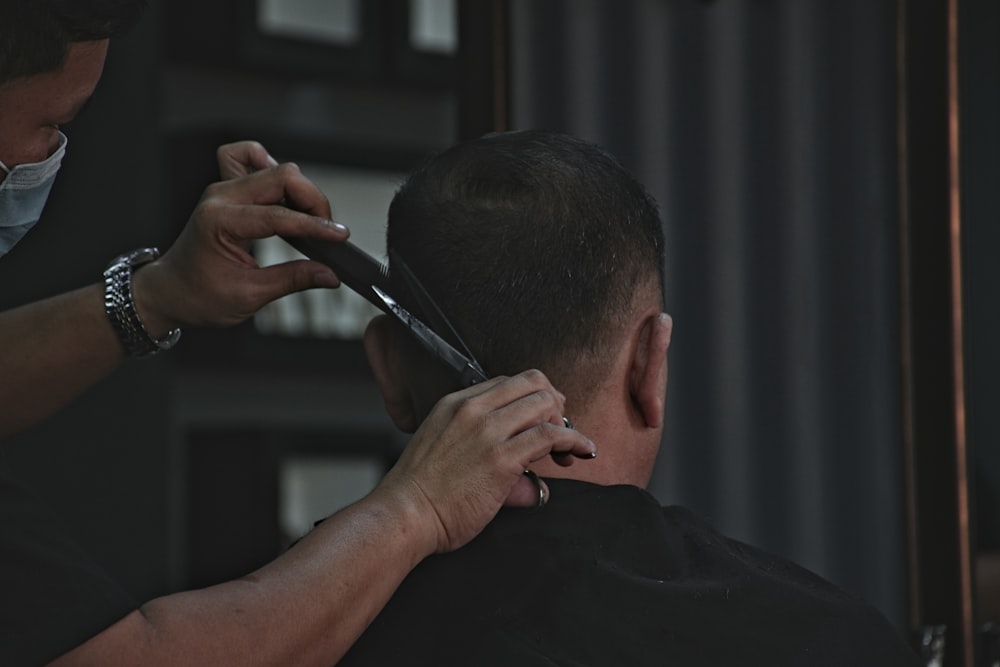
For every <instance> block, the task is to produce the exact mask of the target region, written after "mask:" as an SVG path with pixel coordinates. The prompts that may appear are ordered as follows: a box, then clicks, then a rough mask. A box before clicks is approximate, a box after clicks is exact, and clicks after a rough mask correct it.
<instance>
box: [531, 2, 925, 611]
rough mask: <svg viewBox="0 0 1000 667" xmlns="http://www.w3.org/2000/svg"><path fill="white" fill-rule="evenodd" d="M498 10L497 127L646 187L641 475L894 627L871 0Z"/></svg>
mask: <svg viewBox="0 0 1000 667" xmlns="http://www.w3.org/2000/svg"><path fill="white" fill-rule="evenodd" d="M512 7H513V10H512V40H513V54H512V55H513V62H512V87H513V90H512V99H513V114H512V115H513V124H514V126H515V127H522V128H523V127H546V128H550V129H559V130H564V131H568V132H572V133H574V134H578V135H580V136H583V137H585V138H588V139H591V140H593V141H596V142H598V143H600V144H602V145H604V146H605V147H607V148H608V149H609V150H611V151H612V152H613V153H615V154H616V155H618V156H619V157H620V158H621V159H622V160H623V161H624V162H625V164H626V165H627V166H628V167H630V168H631V169H632V170H633V171H634V172H635V173H636V174H637V175H638V176H639V178H640V179H641V180H642V181H643V182H644V183H646V185H647V186H648V187H649V189H650V191H651V192H652V193H653V195H654V196H655V197H656V198H657V200H658V201H659V203H660V205H661V209H662V212H663V217H664V220H665V224H666V231H667V241H668V261H667V267H666V269H667V277H668V299H667V300H668V309H669V311H670V313H671V314H672V315H673V317H674V326H675V333H674V338H673V343H672V347H671V352H670V386H669V389H668V415H667V419H668V422H667V429H666V435H665V438H664V445H663V449H662V450H661V454H660V459H659V461H658V466H657V470H656V473H655V475H654V479H653V482H652V486H651V490H652V491H653V493H654V494H655V495H656V496H657V497H658V498H659V499H660V500H661V501H663V502H665V503H680V504H684V505H687V506H689V507H692V508H693V509H695V510H697V511H699V512H701V513H702V514H704V515H706V516H707V517H708V518H710V519H711V520H712V521H713V522H714V524H715V525H716V527H717V528H719V529H720V530H722V531H723V532H725V533H727V534H730V535H732V536H734V537H738V538H740V539H743V540H746V541H748V542H751V543H753V544H756V545H758V546H762V547H764V548H767V549H770V550H772V551H774V552H777V553H780V554H783V555H785V556H788V557H791V558H792V559H794V560H796V561H798V562H800V563H802V564H803V565H805V566H807V567H809V568H811V569H813V570H815V571H817V572H819V573H820V574H822V575H824V576H826V577H827V578H829V579H831V580H833V581H834V582H836V583H838V584H840V585H841V586H843V587H845V588H847V589H849V590H851V591H854V592H856V593H858V594H860V595H862V596H864V597H866V598H867V599H868V600H869V601H871V602H873V603H874V604H876V605H877V606H879V607H880V608H881V609H882V610H883V611H884V612H885V613H886V614H887V615H888V616H889V617H890V618H891V619H892V620H893V621H895V622H896V623H897V624H898V625H900V626H901V627H902V625H903V622H904V604H905V591H904V579H905V558H904V547H903V543H904V542H903V525H904V524H903V509H902V506H903V503H902V488H901V481H900V477H901V475H900V466H901V463H900V461H901V455H900V452H901V430H900V410H899V404H900V393H899V353H898V338H899V336H898V326H899V325H898V321H899V315H898V312H899V305H898V297H897V293H898V277H897V264H898V262H897V254H898V247H897V244H898V241H897V238H898V232H897V216H896V213H897V211H896V125H895V109H896V89H895V76H896V72H895V20H896V17H895V3H892V2H889V1H880V2H871V0H716V1H711V2H709V1H700V0H573V1H572V2H571V1H569V0H514V2H513V4H512Z"/></svg>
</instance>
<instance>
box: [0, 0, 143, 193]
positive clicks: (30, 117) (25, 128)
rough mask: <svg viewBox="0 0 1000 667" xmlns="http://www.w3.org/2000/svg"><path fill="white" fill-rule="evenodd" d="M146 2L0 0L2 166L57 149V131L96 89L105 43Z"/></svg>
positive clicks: (0, 175) (38, 157)
mask: <svg viewBox="0 0 1000 667" xmlns="http://www.w3.org/2000/svg"><path fill="white" fill-rule="evenodd" d="M145 4H146V1H145V0H0V7H2V10H0V11H2V21H0V161H2V162H3V163H4V164H5V165H6V166H7V167H8V169H10V168H13V167H15V166H17V165H19V164H25V163H34V162H40V161H42V160H44V159H45V158H46V157H48V155H49V154H51V153H52V151H53V150H55V148H56V146H57V144H58V135H57V129H58V126H59V125H60V124H63V123H68V122H69V121H70V120H72V119H73V117H74V116H75V115H76V114H77V112H79V110H80V108H81V107H82V106H83V104H84V103H85V102H86V101H87V99H89V98H90V96H91V94H92V93H93V91H94V87H95V86H96V85H97V81H98V79H99V78H100V76H101V71H102V70H103V67H104V57H105V54H106V51H107V41H108V39H109V38H111V37H113V36H115V35H117V34H119V33H121V32H122V31H124V30H125V29H127V28H128V27H130V26H131V25H132V24H133V23H135V21H136V20H137V19H138V18H139V16H140V15H141V14H142V12H143V10H144V9H145ZM4 175H5V173H4V172H3V171H2V170H0V180H3V178H4Z"/></svg>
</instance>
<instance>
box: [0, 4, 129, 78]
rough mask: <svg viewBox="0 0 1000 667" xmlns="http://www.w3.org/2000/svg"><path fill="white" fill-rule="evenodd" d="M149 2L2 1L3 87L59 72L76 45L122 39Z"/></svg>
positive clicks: (0, 74) (0, 46)
mask: <svg viewBox="0 0 1000 667" xmlns="http://www.w3.org/2000/svg"><path fill="white" fill-rule="evenodd" d="M146 4H147V2H146V0H0V85H3V84H5V83H8V82H9V81H12V80H14V79H19V78H21V77H29V76H35V75H37V74H44V73H46V72H52V71H55V70H58V69H59V68H60V67H61V66H62V64H63V62H64V61H65V60H66V51H67V48H68V47H69V45H70V44H71V43H73V42H88V41H96V40H101V39H107V38H110V37H115V36H117V35H120V34H121V33H123V32H124V31H126V30H127V29H128V28H130V27H132V25H133V24H135V22H136V21H138V20H139V17H140V16H142V13H143V12H144V11H145V9H146Z"/></svg>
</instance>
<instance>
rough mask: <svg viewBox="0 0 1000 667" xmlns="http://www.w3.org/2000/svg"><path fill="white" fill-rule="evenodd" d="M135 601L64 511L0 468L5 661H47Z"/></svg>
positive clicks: (1, 658) (17, 666)
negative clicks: (91, 553) (75, 534)
mask: <svg viewBox="0 0 1000 667" xmlns="http://www.w3.org/2000/svg"><path fill="white" fill-rule="evenodd" d="M136 606H137V605H136V604H135V602H134V601H133V600H132V599H131V598H130V596H129V595H128V594H126V593H125V592H124V590H123V589H122V588H121V587H120V586H119V585H118V584H117V583H115V582H114V581H113V580H112V579H111V578H110V577H109V576H108V575H107V574H105V573H104V572H103V571H102V570H101V568H100V567H99V566H97V565H96V564H95V563H93V562H92V561H91V560H90V559H89V558H88V557H87V556H86V555H85V554H84V553H83V551H82V550H81V549H80V548H79V547H78V546H77V545H76V544H75V543H74V542H73V541H72V540H70V539H69V538H68V537H67V536H66V533H65V530H64V529H63V526H62V522H61V521H60V520H59V519H58V517H56V516H55V515H54V514H52V513H50V512H48V511H47V509H46V508H44V507H43V506H42V505H41V504H40V503H39V502H38V500H37V499H36V498H34V497H33V496H32V495H31V494H29V493H28V492H27V491H26V490H24V489H23V488H21V487H20V486H18V485H17V484H15V483H13V482H12V481H10V480H9V479H6V478H4V477H3V476H2V475H0V665H4V666H5V667H6V666H10V667H32V666H34V665H44V664H46V663H48V662H50V661H51V660H54V659H55V658H57V657H59V656H60V655H62V654H63V653H66V652H67V651H69V650H70V649H72V648H74V647H76V646H78V645H80V644H82V643H83V642H84V641H86V640H87V639H89V638H91V637H93V636H94V635H96V634H98V633H99V632H101V631H102V630H104V629H105V628H107V627H108V626H110V625H112V624H113V623H115V622H116V621H118V620H119V619H121V618H123V617H124V616H126V615H127V614H128V613H129V612H131V611H132V610H133V609H135V608H136Z"/></svg>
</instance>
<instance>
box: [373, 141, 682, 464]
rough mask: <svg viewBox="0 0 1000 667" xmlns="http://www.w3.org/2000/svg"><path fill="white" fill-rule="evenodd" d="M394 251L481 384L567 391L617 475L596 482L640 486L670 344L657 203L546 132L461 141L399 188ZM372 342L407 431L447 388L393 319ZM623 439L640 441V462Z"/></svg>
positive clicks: (584, 147) (656, 433)
mask: <svg viewBox="0 0 1000 667" xmlns="http://www.w3.org/2000/svg"><path fill="white" fill-rule="evenodd" d="M387 246H388V248H389V249H390V251H393V252H394V253H396V254H397V255H398V256H399V257H400V258H401V259H403V261H405V262H406V264H407V266H408V267H409V268H410V269H411V270H412V271H413V273H414V274H415V275H416V276H417V277H418V278H419V280H420V281H421V283H422V284H423V286H424V287H425V288H426V289H427V291H428V292H429V293H430V295H431V296H432V297H433V298H434V300H435V301H436V302H437V303H438V305H439V306H440V307H441V310H442V311H443V312H444V313H445V315H446V316H447V317H448V318H449V319H450V320H451V322H452V324H453V325H454V326H455V328H456V329H457V330H458V332H459V334H460V335H461V336H462V338H463V339H464V340H465V341H466V342H467V343H468V344H469V346H470V348H471V349H472V351H473V353H474V354H475V355H476V357H477V358H478V360H479V361H480V362H481V363H482V364H483V366H484V368H485V369H486V371H487V373H488V374H489V375H511V374H514V373H517V372H520V371H522V370H525V369H528V368H538V369H540V370H542V371H543V372H544V373H545V374H546V375H547V376H548V377H549V378H550V380H551V381H552V383H553V384H554V385H555V386H556V387H557V388H559V389H560V391H562V392H563V393H564V394H566V396H567V413H568V415H569V416H570V418H571V419H572V420H573V421H574V422H575V423H576V424H577V426H578V428H580V429H581V430H583V431H584V432H585V433H586V434H587V435H588V436H589V437H591V439H593V440H594V441H595V442H596V443H597V445H598V447H599V448H600V451H601V453H600V455H599V457H598V459H599V460H600V459H606V461H607V462H606V463H605V462H603V461H602V463H603V464H604V465H606V466H613V469H611V468H609V469H608V470H606V471H604V472H602V473H601V474H599V475H598V474H596V473H595V475H594V476H595V479H593V481H600V482H604V483H613V482H619V481H623V482H632V483H640V484H645V482H646V480H647V479H648V475H649V473H650V472H651V468H652V462H653V460H654V458H655V452H656V446H657V445H658V444H659V438H660V432H661V430H662V409H663V392H664V388H665V383H666V361H665V355H666V346H667V344H668V343H669V332H670V325H669V318H665V317H663V318H661V317H660V313H661V311H662V310H663V259H664V248H663V246H664V241H663V231H662V226H661V222H660V219H659V215H658V213H657V209H656V205H655V203H654V202H653V200H652V199H651V198H650V197H649V195H648V194H647V193H646V191H645V190H644V188H643V187H642V186H641V185H640V184H639V183H638V182H637V181H636V180H635V179H634V178H633V177H632V176H631V175H630V174H629V173H628V172H627V171H626V170H625V169H624V168H623V167H622V166H621V165H620V164H619V163H618V161H617V160H615V159H614V158H613V157H612V156H610V155H609V154H607V153H606V152H605V151H603V150H601V149H600V148H598V147H596V146H594V145H592V144H589V143H586V142H584V141H581V140H579V139H576V138H573V137H570V136H566V135H562V134H556V133H549V132H542V131H524V132H508V133H500V134H493V135H487V136H485V137H482V138H480V139H477V140H474V141H471V142H467V143H465V144H461V145H459V146H456V147H454V148H452V149H449V150H447V151H445V152H443V153H441V154H440V155H438V156H436V157H434V158H432V159H431V160H430V161H428V162H427V163H426V164H425V165H424V166H423V167H421V168H420V169H418V170H417V171H415V172H414V173H413V174H412V175H411V176H410V177H409V178H408V179H407V181H406V183H405V184H404V185H403V186H402V187H401V188H400V190H399V192H398V193H397V194H396V196H395V198H394V199H393V202H392V204H391V206H390V209H389V220H388V234H387ZM393 331H395V333H393ZM368 338H369V341H368V343H369V345H368V347H369V352H370V357H371V358H372V365H373V368H374V369H375V372H376V376H377V377H379V381H380V386H381V387H382V389H383V393H384V394H386V402H387V405H389V406H390V412H394V414H393V416H394V418H395V419H396V421H397V423H398V424H400V425H401V426H403V427H404V428H413V427H414V426H415V425H416V423H418V422H419V421H420V420H421V419H423V417H424V416H426V413H427V411H428V410H429V409H430V407H431V406H432V405H433V403H434V402H435V401H436V400H437V399H438V398H440V396H441V395H442V393H444V392H445V391H447V390H448V389H453V388H454V387H449V386H448V385H447V384H446V381H445V378H446V376H444V375H443V374H442V371H440V370H439V369H438V368H437V367H436V366H434V365H433V363H432V362H431V361H430V360H429V359H427V357H426V356H423V355H422V352H421V351H419V350H418V349H417V348H416V347H413V346H411V344H410V343H409V342H408V341H407V340H406V339H405V337H403V336H400V335H399V331H398V330H394V329H393V328H392V326H391V324H390V323H388V322H387V321H385V320H380V321H378V322H376V323H374V324H373V326H372V327H371V328H370V329H369V336H368ZM387 350H388V351H387ZM382 352H385V354H382ZM394 405H396V406H399V405H402V406H404V407H396V408H394V407H393V406H394ZM407 405H409V409H408V408H407V407H405V406H407ZM626 440H633V441H636V440H641V441H642V444H641V451H632V450H633V448H635V447H640V445H639V444H637V443H631V442H626ZM618 441H621V442H620V443H619V442H618ZM654 441H655V444H654ZM628 456H631V460H630V461H628V462H627V463H626V462H625V461H624V458H625V457H628ZM533 467H534V468H536V472H539V473H540V474H553V476H557V475H558V473H559V472H560V471H559V470H557V469H556V466H554V465H553V466H552V469H551V470H550V469H549V467H548V463H547V462H538V466H537V467H536V466H533ZM624 468H628V469H629V470H628V472H625V471H624ZM588 469H592V470H594V471H598V470H600V469H601V464H598V463H596V462H595V463H594V464H593V465H592V464H590V463H584V464H580V465H577V466H573V467H572V468H570V469H569V472H568V475H571V476H574V477H580V478H584V479H588V478H589V477H588V476H587V470H588ZM643 475H645V478H646V479H641V478H642V477H643ZM563 476H567V475H563Z"/></svg>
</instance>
